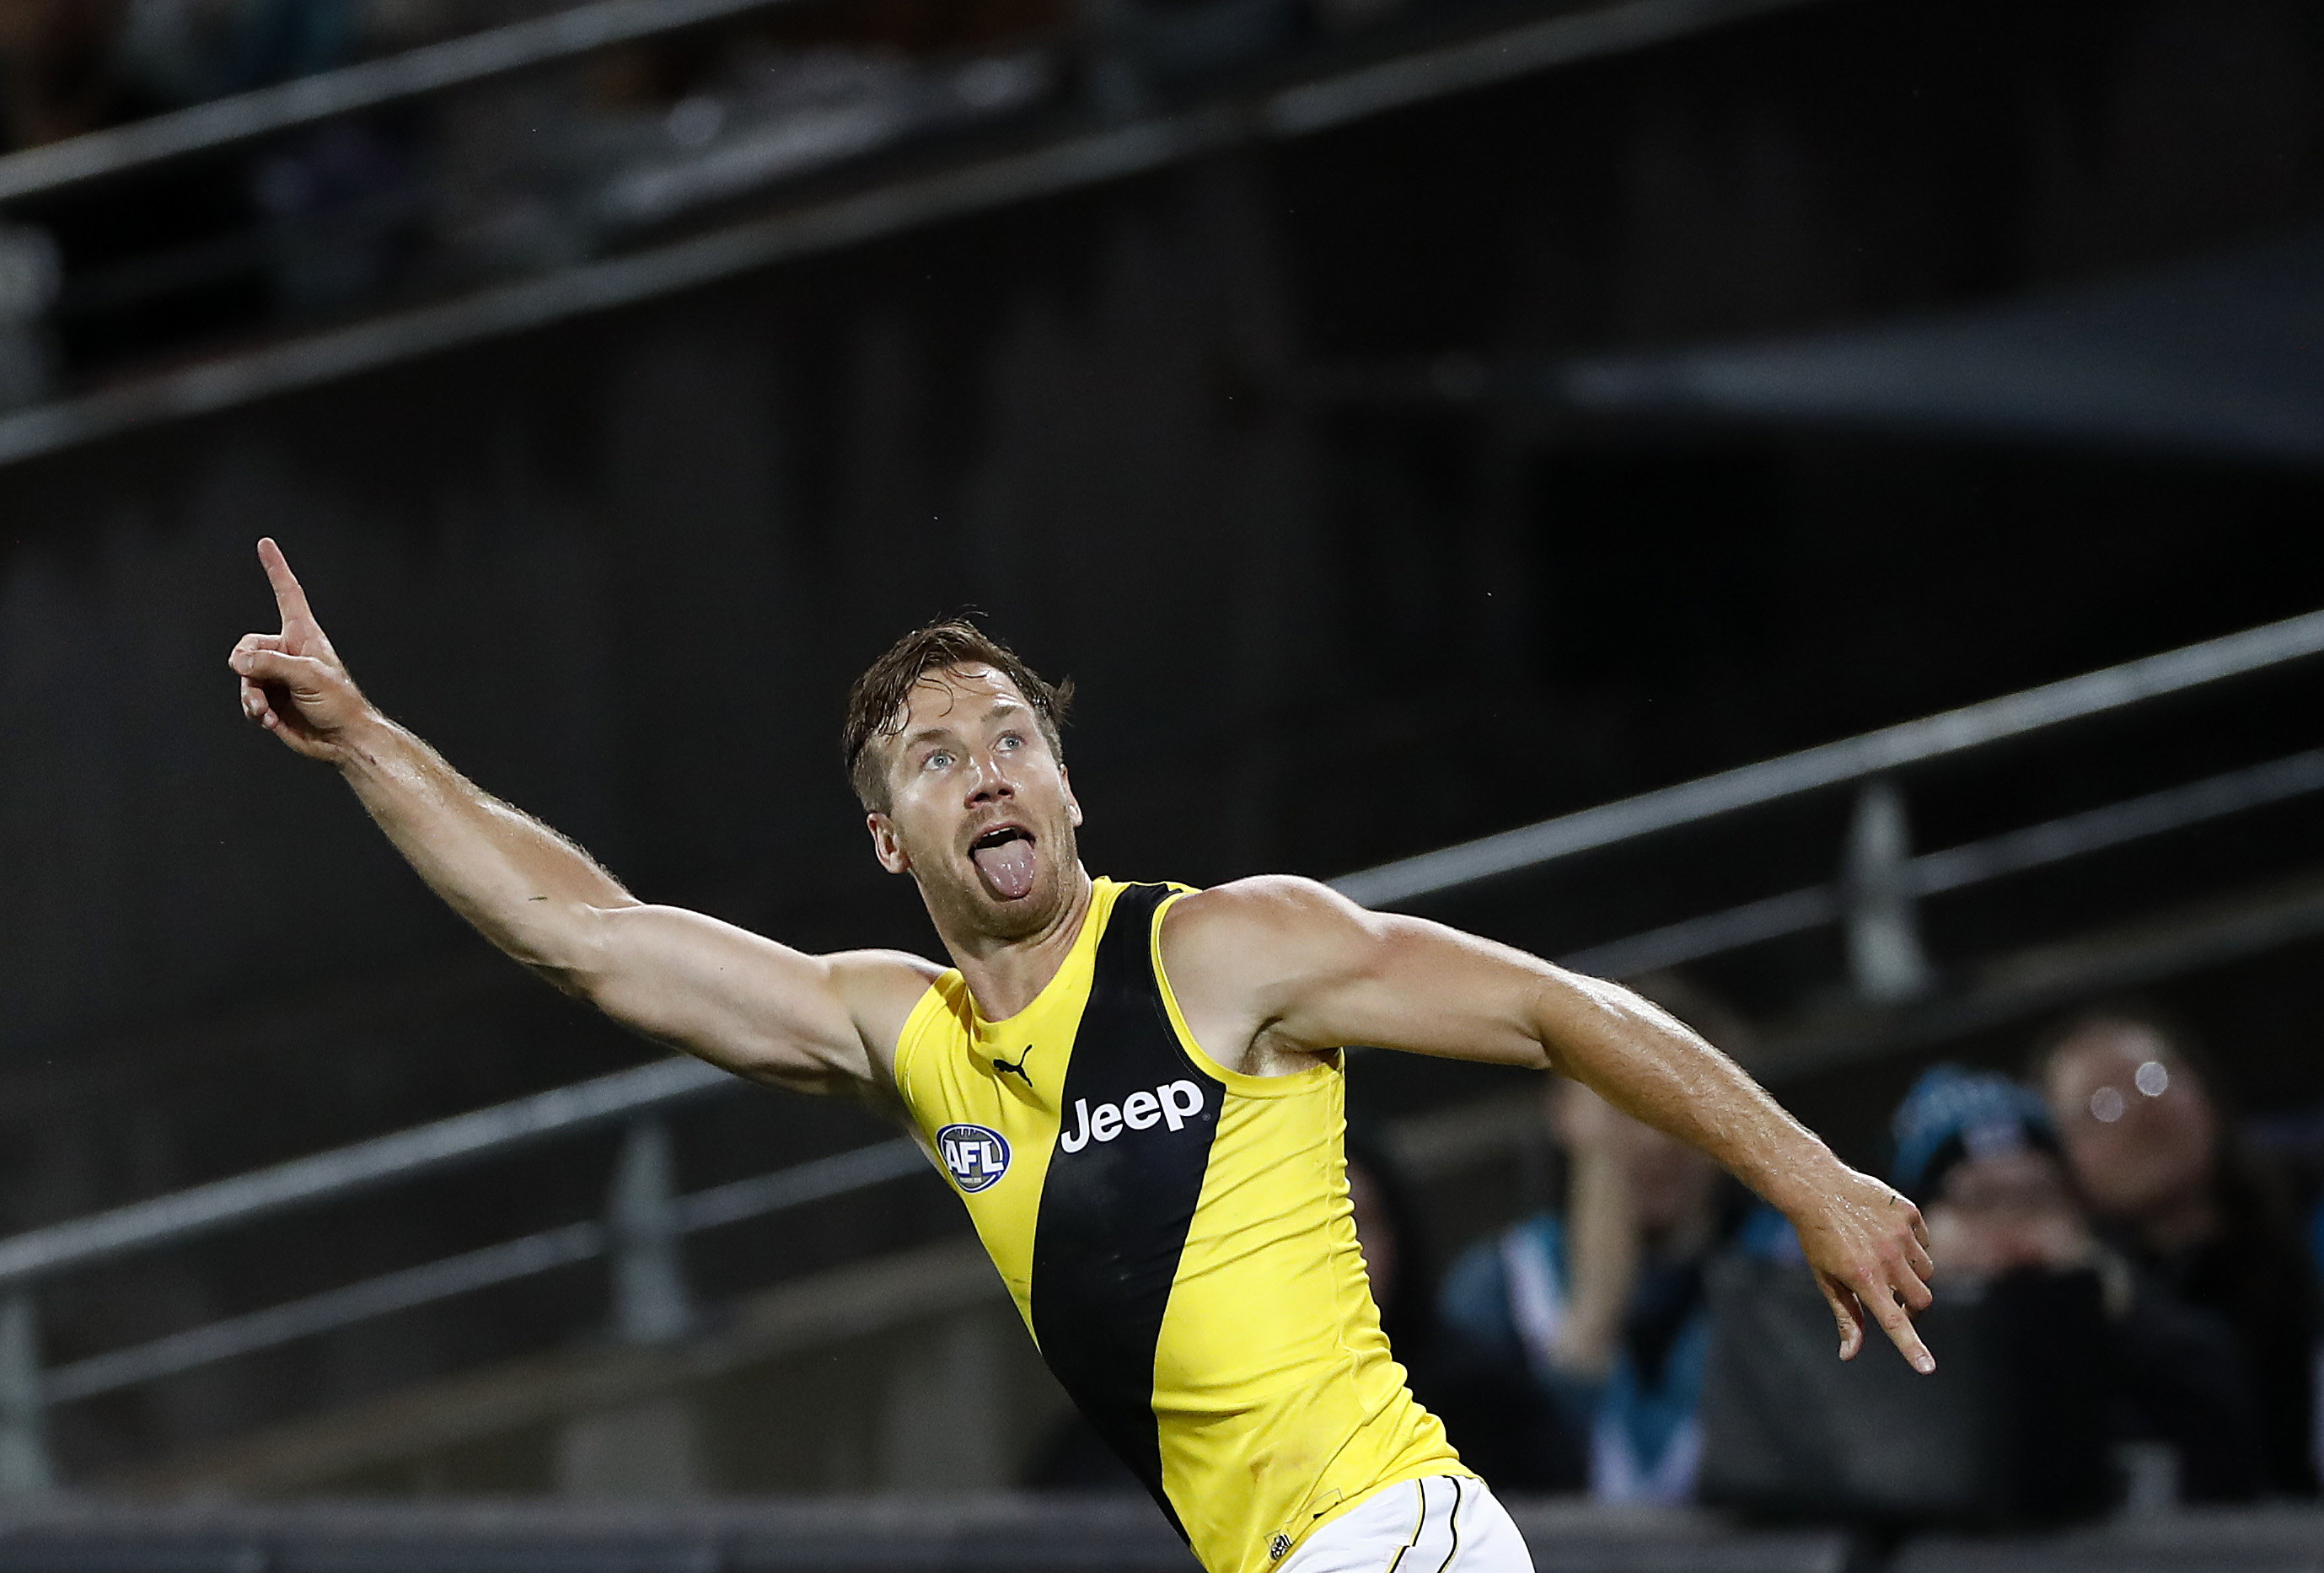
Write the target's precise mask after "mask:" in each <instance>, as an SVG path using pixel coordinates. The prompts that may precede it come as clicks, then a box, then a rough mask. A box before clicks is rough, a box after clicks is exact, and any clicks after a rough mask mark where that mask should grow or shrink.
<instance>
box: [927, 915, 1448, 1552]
mask: <svg viewBox="0 0 2324 1573" xmlns="http://www.w3.org/2000/svg"><path fill="white" fill-rule="evenodd" d="M1186 893H1187V891H1186V890H1185V887H1183V886H1168V885H1152V884H1118V883H1116V882H1114V881H1112V880H1106V879H1101V880H1098V881H1097V882H1095V890H1094V893H1093V898H1092V901H1091V905H1090V911H1089V917H1088V920H1087V921H1086V922H1085V923H1084V926H1083V929H1082V932H1081V935H1080V937H1079V939H1076V940H1075V941H1074V948H1073V951H1072V953H1071V955H1070V956H1068V957H1067V958H1066V960H1065V965H1064V966H1063V967H1060V968H1059V969H1058V971H1057V975H1056V977H1054V978H1052V979H1051V980H1050V982H1049V984H1048V986H1047V987H1046V988H1044V989H1043V990H1042V991H1041V994H1040V995H1039V997H1037V999H1035V1000H1034V1001H1033V1003H1032V1004H1029V1005H1028V1006H1026V1007H1025V1009H1023V1010H1022V1011H1019V1013H1017V1014H1015V1015H1013V1016H1010V1017H1009V1018H1008V1019H1007V1020H1005V1021H999V1022H988V1021H986V1020H984V1018H983V1017H982V1016H981V1015H979V1014H978V1013H977V1010H976V1004H975V1002H974V1000H973V999H972V998H971V996H970V994H969V990H968V987H967V985H966V984H965V983H964V981H963V979H962V978H961V976H960V974H959V973H957V972H947V973H945V975H944V976H942V977H940V978H938V979H937V980H936V982H935V983H934V984H932V985H930V986H929V988H928V992H927V995H925V996H924V997H923V998H922V999H921V1000H920V1003H919V1004H918V1007H917V1008H916V1009H915V1010H914V1011H913V1013H912V1015H911V1018H910V1020H909V1021H908V1022H906V1024H905V1027H904V1032H903V1036H902V1038H901V1039H900V1041H899V1042H898V1044H897V1048H896V1083H897V1086H898V1087H899V1089H900V1091H901V1092H902V1094H903V1098H904V1102H905V1104H906V1106H908V1108H909V1110H910V1111H911V1115H912V1118H913V1120H914V1122H915V1123H916V1124H918V1128H919V1130H920V1132H921V1133H922V1135H923V1137H924V1138H925V1140H926V1141H927V1144H928V1146H929V1148H930V1149H931V1151H932V1152H934V1154H935V1155H936V1159H937V1160H938V1161H939V1162H940V1163H941V1165H942V1166H943V1168H944V1169H945V1171H946V1172H947V1173H949V1174H950V1175H951V1177H952V1180H953V1183H954V1186H955V1187H956V1188H957V1189H959V1191H960V1193H961V1196H962V1198H964V1200H965V1201H966V1202H967V1204H968V1210H969V1212H970V1214H971V1215H972V1216H973V1217H974V1219H975V1222H976V1228H977V1232H978V1234H979V1235H982V1237H983V1241H984V1246H985V1249H986V1250H987V1251H989V1252H990V1253H991V1255H992V1260H993V1263H994V1264H995V1265H996V1266H997V1267H999V1268H1000V1270H1001V1277H1002V1278H1003V1279H1004V1280H1006V1281H1007V1282H1008V1285H1009V1291H1010V1294H1012V1295H1013V1296H1015V1297H1016V1300H1017V1309H1018V1310H1019V1312H1020V1313H1022V1315H1023V1316H1024V1318H1025V1324H1026V1326H1027V1327H1028V1328H1030V1329H1031V1330H1032V1333H1033V1337H1034V1340H1035V1341H1036V1342H1037V1344H1038V1345H1039V1346H1040V1349H1041V1354H1042V1356H1043V1358H1044V1359H1046V1360H1047V1362H1048V1365H1049V1369H1050V1370H1051V1371H1053V1372H1055V1373H1056V1376H1057V1379H1058V1381H1059V1382H1060V1383H1063V1384H1064V1386H1065V1391H1066V1392H1067V1393H1071V1394H1072V1395H1073V1398H1074V1402H1076V1403H1078V1404H1080V1406H1081V1407H1082V1410H1083V1411H1084V1413H1085V1414H1087V1415H1088V1416H1089V1418H1090V1420H1091V1421H1092V1423H1093V1424H1094V1425H1095V1427H1096V1428H1097V1430H1099V1432H1100V1433H1101V1434H1102V1435H1103V1436H1104V1438H1105V1439H1106V1440H1107V1441H1108V1442H1110V1443H1111V1445H1112V1447H1113V1448H1114V1450H1115V1451H1116V1452H1118V1453H1120V1455H1121V1457H1122V1459H1123V1460H1124V1461H1125V1462H1126V1463H1128V1464H1129V1466H1130V1468H1131V1469H1132V1470H1133V1471H1134V1472H1135V1473H1136V1474H1137V1475H1138V1476H1139V1478H1140V1479H1141V1480H1143V1481H1144V1482H1145V1483H1146V1485H1147V1488H1148V1490H1149V1491H1151V1492H1153V1494H1154V1496H1155V1499H1156V1500H1157V1502H1159V1503H1160V1504H1162V1508H1163V1511H1164V1512H1165V1513H1167V1514H1169V1516H1170V1518H1171V1521H1172V1522H1174V1523H1175V1524H1176V1526H1177V1528H1178V1531H1179V1533H1180V1534H1182V1535H1184V1536H1185V1538H1186V1540H1187V1541H1188V1543H1189V1544H1190V1545H1191V1546H1192V1547H1193V1548H1194V1554H1195V1556H1196V1557H1197V1558H1199V1559H1201V1561H1202V1563H1203V1567H1204V1568H1207V1569H1209V1573H1266V1570H1267V1569H1268V1568H1270V1567H1271V1566H1273V1565H1274V1564H1275V1563H1277V1562H1279V1561H1280V1560H1281V1559H1283V1558H1284V1557H1285V1556H1286V1555H1288V1554H1289V1552H1290V1551H1291V1550H1292V1549H1293V1548H1294V1547H1296V1546H1297V1545H1298V1544H1299V1543H1300V1541H1302V1540H1303V1539H1305V1536H1306V1535H1307V1533H1308V1532H1309V1531H1312V1530H1314V1528H1315V1527H1316V1526H1318V1525H1320V1524H1322V1523H1324V1522H1328V1521H1329V1520H1331V1519H1332V1518H1333V1517H1334V1516H1336V1515H1337V1514H1338V1513H1340V1512H1341V1511H1342V1510H1343V1509H1345V1508H1347V1507H1350V1506H1352V1505H1353V1504H1355V1503H1356V1502H1358V1501H1360V1499H1361V1498H1363V1497H1364V1496H1365V1495H1366V1494H1369V1493H1370V1492H1372V1491H1374V1490H1376V1489H1377V1488H1379V1487H1380V1486H1382V1485H1391V1484H1393V1483H1395V1482H1397V1481H1401V1480H1411V1479H1416V1478H1419V1477H1420V1476H1428V1475H1446V1474H1467V1473H1468V1471H1467V1470H1466V1469H1464V1468H1463V1467H1462V1465H1461V1462H1460V1459H1459V1457H1458V1455H1456V1454H1455V1453H1454V1452H1453V1451H1452V1448H1451V1447H1450V1446H1449V1445H1448V1444H1447V1443H1446V1441H1445V1439H1444V1430H1443V1427H1442V1426H1441V1425H1439V1424H1438V1423H1437V1421H1436V1419H1435V1417H1434V1416H1433V1415H1431V1414H1430V1413H1429V1412H1428V1411H1425V1410H1424V1409H1422V1408H1421V1407H1420V1405H1419V1404H1418V1403H1417V1402H1415V1401H1414V1399H1413V1397H1412V1394H1411V1393H1410V1392H1408V1391H1407V1390H1406V1386H1405V1374H1404V1369H1403V1367H1402V1366H1400V1365H1397V1363H1396V1359H1395V1357H1394V1356H1392V1355H1391V1354H1390V1353H1389V1351H1388V1339H1387V1338H1386V1337H1384V1336H1382V1334H1381V1332H1380V1326H1379V1311H1378V1310H1377V1309H1375V1308H1374V1306H1373V1304H1372V1298H1371V1291H1370V1289H1369V1286H1368V1284H1367V1282H1366V1281H1365V1277H1364V1265H1363V1258H1362V1256H1361V1255H1360V1254H1359V1252H1358V1249H1357V1245H1356V1232H1355V1225H1354V1222H1353V1219H1352V1217H1351V1213H1350V1210H1349V1206H1348V1187H1347V1177H1346V1163H1345V1159H1344V1157H1343V1155H1342V1134H1343V1132H1344V1130H1345V1101H1344V1096H1343V1085H1342V1072H1341V1069H1340V1068H1339V1067H1338V1066H1336V1065H1323V1066H1317V1067H1315V1068H1314V1069H1308V1070H1304V1071H1301V1072H1298V1073H1296V1074H1295V1075H1291V1076H1281V1077H1257V1076H1246V1075H1243V1074H1241V1073H1240V1072H1238V1071H1233V1070H1229V1069H1225V1068H1224V1067H1222V1066H1221V1065H1219V1064H1217V1063H1215V1062H1214V1061H1213V1060H1212V1059H1210V1057H1209V1056H1208V1055H1206V1054H1204V1053H1203V1050H1201V1048H1200V1047H1198V1046H1197V1045H1196V1044H1195V1042H1194V1036H1193V1034H1192V1033H1190V1032H1188V1031H1187V1030H1186V1023H1185V1018H1184V1017H1183V1016H1181V1015H1180V1013H1179V1011H1178V1003H1177V1001H1176V998H1175V997H1173V995H1172V994H1171V992H1170V980H1169V978H1168V976H1167V975H1166V974H1165V972H1164V970H1163V967H1162V952H1161V931H1162V917H1163V914H1164V913H1165V912H1166V911H1167V910H1168V909H1169V906H1170V904H1171V903H1172V902H1175V901H1176V900H1178V899H1179V897H1181V896H1183V895H1185V894H1186Z"/></svg>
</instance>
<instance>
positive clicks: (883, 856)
mask: <svg viewBox="0 0 2324 1573" xmlns="http://www.w3.org/2000/svg"><path fill="white" fill-rule="evenodd" d="M863 828H865V829H867V830H869V831H871V856H874V857H876V858H878V859H879V860H880V866H881V867H882V868H884V869H886V870H887V871H888V872H889V873H890V874H909V873H910V872H911V871H912V860H911V858H910V857H909V856H907V855H906V854H905V851H904V844H903V843H902V842H901V841H899V840H898V839H897V838H896V823H895V821H894V820H892V819H889V818H888V816H887V815H885V814H882V813H881V812H879V811H878V810H873V811H871V813H868V814H866V815H864V816H863Z"/></svg>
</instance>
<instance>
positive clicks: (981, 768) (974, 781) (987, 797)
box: [968, 754, 1017, 803]
mask: <svg viewBox="0 0 2324 1573" xmlns="http://www.w3.org/2000/svg"><path fill="white" fill-rule="evenodd" d="M1016 795H1017V789H1016V787H1014V786H1013V785H1011V784H1010V780H1009V776H1008V773H1006V772H1004V771H1003V770H1002V769H1001V762H1000V761H999V760H998V759H995V758H993V757H992V756H991V755H990V754H987V755H986V756H985V757H983V758H982V759H980V760H978V761H976V763H975V773H974V774H973V775H972V776H971V777H970V778H969V782H968V800H969V801H970V802H972V803H989V802H993V801H995V800H999V799H1001V798H1013V797H1015V796H1016Z"/></svg>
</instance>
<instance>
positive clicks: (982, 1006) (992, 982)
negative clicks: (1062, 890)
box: [943, 863, 1091, 1022]
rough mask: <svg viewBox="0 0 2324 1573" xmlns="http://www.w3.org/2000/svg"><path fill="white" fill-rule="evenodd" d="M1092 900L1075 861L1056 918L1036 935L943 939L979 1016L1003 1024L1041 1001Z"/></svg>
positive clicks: (1069, 952)
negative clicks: (1002, 937)
mask: <svg viewBox="0 0 2324 1573" xmlns="http://www.w3.org/2000/svg"><path fill="white" fill-rule="evenodd" d="M1090 901H1091V885H1090V876H1089V872H1088V871H1087V870H1086V869H1084V868H1083V867H1082V865H1080V864H1079V863H1075V864H1074V868H1073V875H1072V884H1071V885H1070V887H1069V888H1068V890H1067V893H1066V896H1065V900H1064V901H1063V902H1059V903H1058V904H1057V911H1056V916H1055V917H1054V918H1052V919H1051V920H1050V921H1048V922H1047V923H1044V924H1042V925H1041V927H1040V928H1039V929H1037V930H1035V931H1034V932H1032V933H1030V934H1027V935H1023V936H1020V937H1019V938H1017V939H998V938H995V937H993V936H991V935H985V934H977V935H959V934H945V935H944V936H943V939H944V942H945V950H947V951H949V952H950V953H951V955H952V964H953V965H954V967H958V968H960V975H961V976H962V978H963V979H964V980H965V981H966V982H967V984H968V991H969V993H970V994H972V995H974V996H975V997H976V1009H977V1012H978V1013H979V1014H981V1015H982V1016H983V1018H984V1019H985V1020H986V1021H988V1022H998V1021H1001V1020H1003V1019H1005V1018H1007V1017H1010V1016H1013V1015H1015V1014H1016V1013H1018V1012H1019V1011H1021V1010H1023V1009H1024V1008H1025V1007H1026V1006H1027V1005H1029V1004H1032V1003H1033V1002H1034V1000H1035V999H1037V998H1038V997H1039V995H1040V993H1041V991H1042V990H1043V989H1045V988H1047V987H1048V986H1049V980H1050V979H1051V978H1053V977H1055V976H1057V969H1058V968H1059V967H1063V966H1064V965H1065V958H1066V957H1068V956H1070V955H1072V954H1073V949H1074V940H1076V939H1080V938H1081V933H1082V925H1083V924H1084V923H1086V922H1088V921H1089V914H1090Z"/></svg>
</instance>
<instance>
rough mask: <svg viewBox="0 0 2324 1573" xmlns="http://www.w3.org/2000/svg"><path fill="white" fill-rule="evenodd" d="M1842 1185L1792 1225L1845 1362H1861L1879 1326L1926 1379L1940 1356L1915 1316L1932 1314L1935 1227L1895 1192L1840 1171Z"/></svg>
mask: <svg viewBox="0 0 2324 1573" xmlns="http://www.w3.org/2000/svg"><path fill="white" fill-rule="evenodd" d="M1792 1222H1793V1223H1794V1225H1795V1226H1797V1227H1798V1229H1799V1232H1800V1245H1801V1247H1802V1248H1803V1250H1805V1251H1806V1253H1807V1258H1808V1265H1809V1266H1811V1267H1812V1268H1814V1269H1815V1275H1816V1282H1817V1284H1818V1285H1819V1286H1820V1287H1821V1289H1822V1290H1823V1297H1824V1299H1825V1300H1828V1301H1830V1302H1831V1312H1832V1315H1833V1316H1834V1317H1836V1318H1837V1319H1839V1321H1840V1358H1841V1359H1843V1360H1853V1359H1855V1358H1856V1355H1857V1351H1858V1350H1859V1349H1861V1348H1863V1347H1864V1333H1865V1328H1866V1325H1867V1322H1877V1323H1879V1324H1880V1327H1881V1329H1882V1330H1883V1331H1884V1332H1886V1334H1887V1335H1888V1339H1889V1341H1890V1342H1891V1343H1893V1344H1895V1346H1896V1347H1897V1348H1898V1349H1899V1350H1900V1351H1902V1352H1903V1354H1904V1358H1905V1359H1906V1360H1908V1361H1910V1362H1911V1363H1912V1366H1913V1369H1914V1370H1915V1371H1918V1372H1919V1373H1920V1374H1922V1375H1923V1376H1926V1375H1928V1374H1931V1373H1932V1372H1934V1371H1935V1370H1936V1368H1937V1362H1936V1357H1935V1356H1932V1355H1931V1354H1930V1353H1929V1349H1928V1346H1927V1345H1925V1344H1923V1343H1922V1342H1921V1335H1920V1334H1919V1333H1917V1332H1915V1331H1914V1328H1913V1318H1914V1316H1915V1315H1917V1314H1919V1313H1920V1312H1922V1311H1924V1310H1926V1309H1928V1308H1929V1301H1930V1300H1931V1299H1932V1296H1931V1295H1930V1293H1929V1282H1928V1281H1929V1280H1930V1279H1931V1278H1932V1277H1934V1276H1935V1273H1936V1267H1935V1263H1934V1262H1933V1261H1932V1259H1931V1257H1930V1254H1929V1227H1928V1226H1927V1225H1926V1224H1924V1223H1923V1222H1922V1221H1921V1209H1920V1208H1916V1207H1914V1205H1913V1204H1912V1202H1911V1201H1910V1200H1909V1199H1907V1198H1905V1197H1904V1194H1903V1193H1901V1192H1900V1191H1898V1190H1897V1189H1895V1187H1894V1186H1890V1185H1884V1184H1882V1183H1881V1182H1880V1181H1879V1180H1875V1179H1873V1178H1872V1177H1871V1176H1870V1175H1868V1174H1859V1173H1858V1172H1857V1171H1856V1170H1853V1169H1849V1168H1845V1167H1842V1168H1841V1169H1840V1180H1839V1182H1838V1183H1837V1184H1836V1185H1834V1186H1832V1187H1831V1188H1830V1189H1827V1190H1825V1191H1824V1192H1823V1193H1822V1194H1821V1196H1820V1197H1818V1198H1816V1200H1815V1201H1814V1202H1813V1203H1812V1204H1811V1205H1809V1206H1807V1207H1804V1208H1800V1209H1798V1210H1797V1211H1796V1212H1795V1213H1794V1216H1793V1218H1792Z"/></svg>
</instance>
